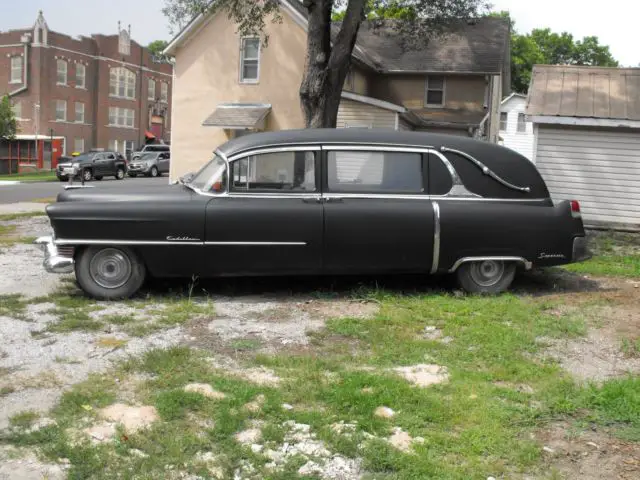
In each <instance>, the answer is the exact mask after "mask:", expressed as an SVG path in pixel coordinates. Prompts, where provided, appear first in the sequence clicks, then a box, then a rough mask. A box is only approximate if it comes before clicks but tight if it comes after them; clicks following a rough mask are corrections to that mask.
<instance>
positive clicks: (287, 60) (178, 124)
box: [170, 12, 306, 179]
mask: <svg viewBox="0 0 640 480" xmlns="http://www.w3.org/2000/svg"><path fill="white" fill-rule="evenodd" d="M266 33H267V34H268V35H269V46H268V47H267V48H262V49H261V53H260V78H259V82H258V83H256V84H242V83H240V81H239V65H240V37H239V35H238V34H237V33H236V25H235V24H234V23H233V22H230V21H229V19H228V18H227V16H226V15H224V14H218V15H214V16H213V17H212V18H211V19H210V20H209V21H208V23H207V24H206V25H204V26H203V28H202V30H201V31H200V32H199V33H197V34H195V35H194V36H193V37H192V38H191V39H190V40H189V41H188V42H187V43H186V45H184V46H183V47H181V48H180V49H179V50H178V51H177V52H176V55H175V59H176V63H175V82H174V83H175V88H174V104H173V105H174V120H175V121H174V122H173V131H172V142H171V174H170V176H171V178H172V179H175V178H178V177H179V176H181V175H184V174H185V173H187V172H191V171H195V170H197V169H199V168H200V167H201V166H202V164H204V163H205V162H206V161H207V160H209V159H210V158H211V156H212V152H213V151H214V150H215V148H216V147H217V146H219V145H220V144H222V143H224V142H225V141H227V140H228V139H229V136H228V133H230V132H227V131H225V130H223V129H221V128H217V127H204V126H202V122H203V121H204V120H205V119H206V118H207V117H208V116H209V115H210V114H211V113H212V112H213V111H214V110H215V109H216V107H217V106H218V105H219V104H221V103H227V102H236V103H268V104H271V106H272V109H271V112H270V113H269V115H268V116H267V121H266V126H265V130H284V129H293V128H304V118H303V115H302V109H301V108H300V99H299V97H298V90H299V88H300V83H301V81H302V74H303V69H304V64H305V48H306V33H305V32H304V30H303V29H302V27H300V26H299V25H298V24H297V23H295V22H294V20H293V19H292V18H291V17H290V16H289V15H288V14H286V12H283V15H282V23H275V24H274V23H272V22H270V21H268V22H266Z"/></svg>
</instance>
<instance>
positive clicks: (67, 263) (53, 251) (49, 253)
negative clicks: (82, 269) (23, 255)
mask: <svg viewBox="0 0 640 480" xmlns="http://www.w3.org/2000/svg"><path fill="white" fill-rule="evenodd" d="M33 243H35V244H36V245H40V246H41V247H42V250H43V251H44V262H43V266H44V269H45V270H46V271H47V272H49V273H73V270H74V261H73V258H68V257H62V256H60V255H59V254H58V248H57V247H56V244H55V243H54V242H53V237H40V238H38V239H37V240H36V241H34V242H33Z"/></svg>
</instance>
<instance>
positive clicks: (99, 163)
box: [85, 153, 106, 177]
mask: <svg viewBox="0 0 640 480" xmlns="http://www.w3.org/2000/svg"><path fill="white" fill-rule="evenodd" d="M105 155H106V154H104V153H96V154H95V155H94V157H93V159H92V161H91V163H87V165H85V166H86V167H90V168H92V169H93V176H94V177H95V176H101V175H104V164H105V162H106V158H105Z"/></svg>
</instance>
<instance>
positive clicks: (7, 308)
mask: <svg viewBox="0 0 640 480" xmlns="http://www.w3.org/2000/svg"><path fill="white" fill-rule="evenodd" d="M26 310H27V301H26V300H25V299H24V298H23V297H22V296H21V295H0V316H3V317H11V318H15V319H18V320H23V319H24V318H25V313H26Z"/></svg>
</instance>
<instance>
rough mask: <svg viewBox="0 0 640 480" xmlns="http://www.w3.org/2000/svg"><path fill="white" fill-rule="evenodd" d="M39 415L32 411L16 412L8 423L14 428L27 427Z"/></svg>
mask: <svg viewBox="0 0 640 480" xmlns="http://www.w3.org/2000/svg"><path fill="white" fill-rule="evenodd" d="M39 417H40V415H39V414H37V413H36V412H32V411H25V412H20V413H16V414H15V415H13V416H12V417H11V418H10V419H9V424H10V425H11V426H12V427H15V428H29V427H30V426H31V425H33V423H34V422H35V421H36V420H37V419H38V418H39Z"/></svg>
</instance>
